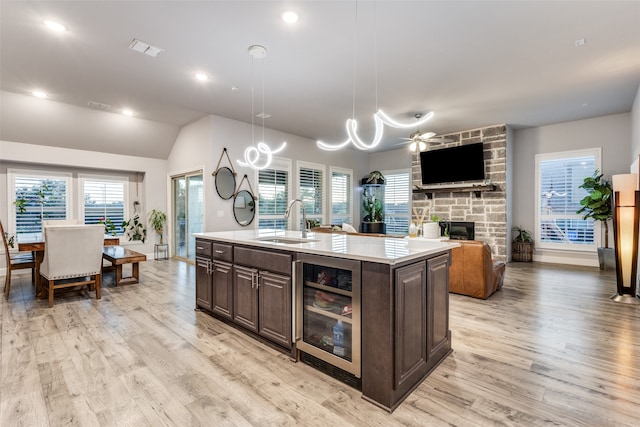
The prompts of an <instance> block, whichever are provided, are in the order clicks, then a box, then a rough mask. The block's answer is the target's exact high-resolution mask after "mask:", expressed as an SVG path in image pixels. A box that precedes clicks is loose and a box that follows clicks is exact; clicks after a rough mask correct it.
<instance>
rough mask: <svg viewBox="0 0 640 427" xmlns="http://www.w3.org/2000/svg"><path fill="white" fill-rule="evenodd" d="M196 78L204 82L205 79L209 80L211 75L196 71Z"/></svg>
mask: <svg viewBox="0 0 640 427" xmlns="http://www.w3.org/2000/svg"><path fill="white" fill-rule="evenodd" d="M196 79H197V80H200V81H201V82H204V81H207V80H209V76H207V75H206V74H204V73H196Z"/></svg>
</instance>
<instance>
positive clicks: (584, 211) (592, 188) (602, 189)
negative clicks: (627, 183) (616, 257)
mask: <svg viewBox="0 0 640 427" xmlns="http://www.w3.org/2000/svg"><path fill="white" fill-rule="evenodd" d="M602 176H603V174H601V173H600V171H599V170H597V169H596V171H595V172H594V173H593V175H592V176H588V177H586V178H585V179H584V181H583V183H582V185H580V186H579V187H578V188H582V189H584V190H586V191H587V193H588V194H587V195H586V196H585V197H584V198H583V199H582V200H580V205H581V206H582V207H581V208H580V209H579V210H578V211H577V212H576V213H577V214H581V215H582V219H593V220H594V221H600V222H602V223H603V224H604V247H605V248H608V247H609V224H608V221H609V219H611V216H612V212H611V196H612V195H613V188H612V187H611V182H610V181H607V180H606V179H603V178H602Z"/></svg>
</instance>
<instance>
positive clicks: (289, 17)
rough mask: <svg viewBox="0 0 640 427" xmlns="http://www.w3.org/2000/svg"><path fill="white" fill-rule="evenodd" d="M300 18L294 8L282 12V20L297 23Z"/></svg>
mask: <svg viewBox="0 0 640 427" xmlns="http://www.w3.org/2000/svg"><path fill="white" fill-rule="evenodd" d="M298 19H300V17H299V16H298V14H297V13H296V12H294V11H293V10H287V11H286V12H284V13H283V14H282V20H283V21H284V22H286V23H287V24H295V23H296V22H298Z"/></svg>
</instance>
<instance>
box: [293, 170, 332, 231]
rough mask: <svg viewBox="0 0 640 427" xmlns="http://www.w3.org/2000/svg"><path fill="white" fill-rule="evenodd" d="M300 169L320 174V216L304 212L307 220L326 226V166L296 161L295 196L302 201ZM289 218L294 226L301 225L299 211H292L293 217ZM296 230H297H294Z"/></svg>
mask: <svg viewBox="0 0 640 427" xmlns="http://www.w3.org/2000/svg"><path fill="white" fill-rule="evenodd" d="M302 169H309V170H314V171H319V172H320V173H321V174H322V177H321V179H320V182H321V185H322V188H321V191H320V194H322V200H321V203H322V205H321V213H320V214H313V213H309V212H306V215H307V220H309V219H316V220H319V221H320V225H322V224H326V221H327V189H328V188H329V187H328V186H327V166H326V165H324V164H320V163H311V162H304V161H297V162H296V195H297V198H298V199H300V200H302V194H301V190H302V186H301V185H300V179H301V171H302ZM292 216H293V218H292ZM292 216H290V217H289V219H290V220H292V221H293V223H294V224H301V221H302V219H301V218H300V213H299V210H294V212H293V215H292ZM295 229H296V230H297V229H299V227H298V228H295Z"/></svg>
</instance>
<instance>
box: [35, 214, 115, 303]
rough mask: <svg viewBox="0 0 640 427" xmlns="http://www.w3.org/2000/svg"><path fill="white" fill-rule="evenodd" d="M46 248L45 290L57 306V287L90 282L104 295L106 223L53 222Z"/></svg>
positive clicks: (46, 230)
mask: <svg viewBox="0 0 640 427" xmlns="http://www.w3.org/2000/svg"><path fill="white" fill-rule="evenodd" d="M44 236H45V250H44V259H43V260H42V264H41V265H40V275H41V276H42V278H43V279H44V281H42V280H41V281H40V282H41V283H42V284H43V286H42V287H43V289H42V290H41V291H45V290H46V291H47V292H48V295H49V307H53V295H54V291H55V290H56V289H61V288H69V287H73V286H84V285H86V286H87V287H88V289H89V291H93V290H94V289H95V291H96V299H100V298H102V294H101V286H102V272H101V270H102V247H103V245H104V225H102V224H92V225H51V226H47V227H44Z"/></svg>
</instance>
